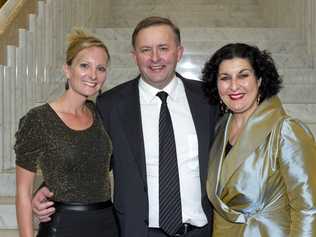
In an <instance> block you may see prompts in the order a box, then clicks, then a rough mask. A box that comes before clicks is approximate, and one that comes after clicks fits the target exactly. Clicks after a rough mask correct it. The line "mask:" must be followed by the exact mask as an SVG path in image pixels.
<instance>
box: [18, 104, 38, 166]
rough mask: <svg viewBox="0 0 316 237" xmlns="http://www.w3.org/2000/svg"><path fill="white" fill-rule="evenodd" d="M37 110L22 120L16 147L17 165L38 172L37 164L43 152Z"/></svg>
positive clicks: (30, 112)
mask: <svg viewBox="0 0 316 237" xmlns="http://www.w3.org/2000/svg"><path fill="white" fill-rule="evenodd" d="M38 117H39V116H38V113H37V111H36V110H30V111H29V112H28V113H27V114H26V115H25V116H23V117H22V118H21V119H20V122H19V128H18V131H17V132H16V134H15V138H16V143H15V146H14V150H15V154H16V161H15V163H16V165H18V166H20V167H22V168H24V169H27V170H29V171H32V172H36V169H37V164H38V160H39V158H40V156H42V154H43V151H42V150H41V148H43V146H42V139H41V137H42V132H43V131H42V129H41V121H40V119H39V118H38Z"/></svg>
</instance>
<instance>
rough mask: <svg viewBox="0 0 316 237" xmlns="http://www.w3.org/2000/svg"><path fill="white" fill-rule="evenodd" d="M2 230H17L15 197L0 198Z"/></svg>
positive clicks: (0, 225) (0, 226)
mask: <svg viewBox="0 0 316 237" xmlns="http://www.w3.org/2000/svg"><path fill="white" fill-rule="evenodd" d="M1 229H17V223H16V214H15V197H14V196H0V230H1ZM0 233H1V232H0ZM1 236H2V235H1Z"/></svg>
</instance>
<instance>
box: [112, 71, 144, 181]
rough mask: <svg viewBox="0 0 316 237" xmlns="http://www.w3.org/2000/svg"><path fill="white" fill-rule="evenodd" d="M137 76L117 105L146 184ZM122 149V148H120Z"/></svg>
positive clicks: (130, 146) (135, 159) (127, 137)
mask: <svg viewBox="0 0 316 237" xmlns="http://www.w3.org/2000/svg"><path fill="white" fill-rule="evenodd" d="M138 81H139V77H138V78H137V79H135V80H134V83H133V84H131V87H130V89H129V91H127V93H126V94H125V95H122V96H124V97H123V98H124V100H123V101H122V103H120V104H119V106H118V111H119V116H120V119H121V120H122V125H123V128H124V129H123V130H124V131H125V134H126V139H127V140H128V143H129V148H130V149H131V151H132V153H133V159H134V161H135V163H136V165H137V168H138V171H139V173H140V175H141V177H142V180H143V181H144V185H147V181H146V161H145V148H144V138H143V130H142V121H141V112H140V101H139V90H138ZM122 149H124V148H122Z"/></svg>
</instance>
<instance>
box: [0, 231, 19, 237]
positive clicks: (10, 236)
mask: <svg viewBox="0 0 316 237" xmlns="http://www.w3.org/2000/svg"><path fill="white" fill-rule="evenodd" d="M0 236H1V237H19V231H18V230H17V229H14V230H5V229H0Z"/></svg>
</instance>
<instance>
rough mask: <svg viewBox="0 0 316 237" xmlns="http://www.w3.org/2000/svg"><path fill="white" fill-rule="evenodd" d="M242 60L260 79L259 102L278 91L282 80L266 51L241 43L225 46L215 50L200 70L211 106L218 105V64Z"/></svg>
mask: <svg viewBox="0 0 316 237" xmlns="http://www.w3.org/2000/svg"><path fill="white" fill-rule="evenodd" d="M234 58H242V59H246V60H248V62H249V63H250V65H251V67H252V68H253V70H254V74H255V76H256V78H257V80H258V79H260V78H261V85H260V87H259V94H260V101H259V103H261V102H262V101H264V100H265V99H267V98H270V97H272V96H274V95H276V94H278V92H279V91H280V89H281V87H282V79H281V77H280V75H279V73H278V71H277V69H276V66H275V63H274V61H273V59H272V57H271V56H270V53H269V52H267V51H266V50H263V51H261V50H259V49H258V47H256V46H251V45H247V44H243V43H233V44H227V45H225V46H223V47H222V48H220V49H219V50H217V51H216V52H215V53H214V54H213V56H212V57H211V58H210V59H209V60H208V61H207V62H206V63H205V65H204V68H203V70H202V80H203V81H205V82H206V83H205V91H206V94H207V96H208V97H209V98H210V103H211V104H219V103H220V97H219V94H218V90H217V76H218V70H219V66H220V64H221V63H222V62H223V61H224V60H229V59H234Z"/></svg>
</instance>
